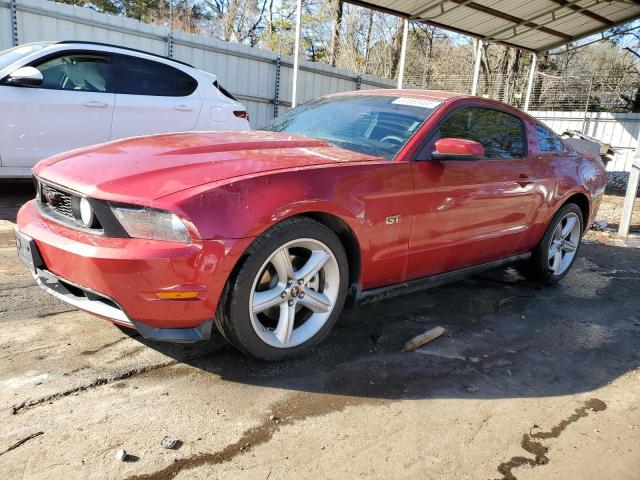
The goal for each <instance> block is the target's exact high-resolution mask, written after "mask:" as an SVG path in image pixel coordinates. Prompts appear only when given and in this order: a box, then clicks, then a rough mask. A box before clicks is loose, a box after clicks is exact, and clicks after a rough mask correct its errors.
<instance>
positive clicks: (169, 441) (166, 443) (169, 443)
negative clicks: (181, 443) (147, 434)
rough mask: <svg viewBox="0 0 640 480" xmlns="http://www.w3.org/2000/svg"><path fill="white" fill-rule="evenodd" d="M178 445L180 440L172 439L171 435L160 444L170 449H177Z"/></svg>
mask: <svg viewBox="0 0 640 480" xmlns="http://www.w3.org/2000/svg"><path fill="white" fill-rule="evenodd" d="M177 444H178V439H177V438H176V437H172V436H171V435H167V436H166V437H164V438H163V439H162V442H160V445H162V446H163V447H164V448H168V449H171V448H175V446H176V445H177Z"/></svg>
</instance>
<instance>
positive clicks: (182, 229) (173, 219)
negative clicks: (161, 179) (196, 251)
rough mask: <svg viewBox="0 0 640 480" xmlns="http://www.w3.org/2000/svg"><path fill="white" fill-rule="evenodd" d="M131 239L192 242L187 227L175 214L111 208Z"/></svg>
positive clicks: (153, 210) (160, 211)
mask: <svg viewBox="0 0 640 480" xmlns="http://www.w3.org/2000/svg"><path fill="white" fill-rule="evenodd" d="M111 209H112V210H113V213H114V214H115V216H116V217H117V219H118V221H119V222H120V224H121V225H122V228H124V229H125V230H126V232H127V233H128V234H129V236H130V237H133V238H148V239H150V240H166V241H169V242H184V243H190V242H191V235H189V231H188V230H187V227H186V225H185V224H184V222H183V221H182V220H180V217H178V216H177V215H176V214H175V213H172V212H166V211H164V210H156V209H153V208H132V207H111Z"/></svg>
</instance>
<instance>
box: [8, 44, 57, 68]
mask: <svg viewBox="0 0 640 480" xmlns="http://www.w3.org/2000/svg"><path fill="white" fill-rule="evenodd" d="M48 45H49V44H48V43H27V44H26V45H20V46H19V47H13V48H9V49H8V50H3V51H1V52H0V70H2V69H3V68H4V67H8V66H9V65H11V64H12V63H13V62H16V61H18V60H20V59H21V58H22V57H24V56H26V55H29V54H31V53H33V52H37V51H38V50H42V49H43V48H44V47H46V46H48Z"/></svg>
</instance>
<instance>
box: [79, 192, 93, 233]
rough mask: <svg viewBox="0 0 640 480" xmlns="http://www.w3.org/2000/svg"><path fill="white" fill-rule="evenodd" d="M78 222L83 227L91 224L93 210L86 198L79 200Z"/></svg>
mask: <svg viewBox="0 0 640 480" xmlns="http://www.w3.org/2000/svg"><path fill="white" fill-rule="evenodd" d="M80 221H81V222H82V224H83V225H84V226H85V227H90V226H91V225H92V224H93V210H91V205H90V204H89V200H87V199H86V198H84V197H83V198H81V199H80Z"/></svg>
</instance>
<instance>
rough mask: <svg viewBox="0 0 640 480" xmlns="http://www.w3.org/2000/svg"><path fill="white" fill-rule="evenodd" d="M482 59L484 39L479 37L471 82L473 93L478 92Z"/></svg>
mask: <svg viewBox="0 0 640 480" xmlns="http://www.w3.org/2000/svg"><path fill="white" fill-rule="evenodd" d="M481 61H482V40H480V39H478V47H477V49H476V61H475V63H474V65H473V83H472V84H471V95H476V94H477V93H478V78H479V77H480V62H481Z"/></svg>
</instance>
